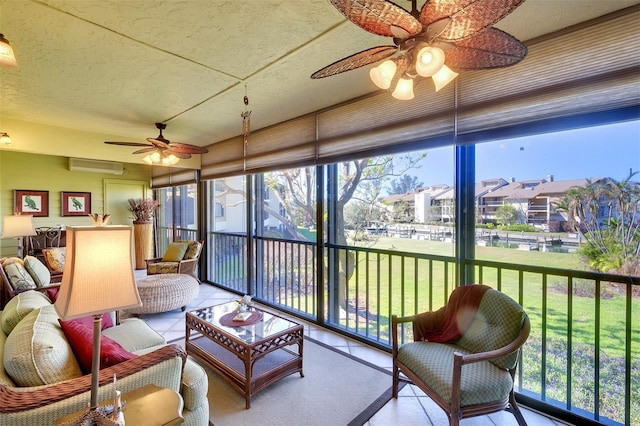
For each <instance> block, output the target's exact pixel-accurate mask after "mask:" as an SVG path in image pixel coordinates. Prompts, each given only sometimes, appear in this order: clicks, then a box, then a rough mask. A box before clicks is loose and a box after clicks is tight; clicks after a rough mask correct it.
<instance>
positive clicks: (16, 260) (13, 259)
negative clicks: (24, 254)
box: [2, 256, 24, 267]
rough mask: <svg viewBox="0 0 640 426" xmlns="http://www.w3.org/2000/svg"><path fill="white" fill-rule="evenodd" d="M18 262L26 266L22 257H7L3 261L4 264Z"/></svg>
mask: <svg viewBox="0 0 640 426" xmlns="http://www.w3.org/2000/svg"><path fill="white" fill-rule="evenodd" d="M15 262H18V263H19V264H21V265H23V266H24V261H23V260H22V259H20V258H19V257H15V256H14V257H7V258H5V259H4V260H3V261H2V266H3V267H4V266H7V265H10V264H12V263H15Z"/></svg>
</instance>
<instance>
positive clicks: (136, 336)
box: [102, 318, 167, 353]
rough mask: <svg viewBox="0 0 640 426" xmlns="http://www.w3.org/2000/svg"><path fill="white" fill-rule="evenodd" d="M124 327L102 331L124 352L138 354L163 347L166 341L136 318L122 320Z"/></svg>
mask: <svg viewBox="0 0 640 426" xmlns="http://www.w3.org/2000/svg"><path fill="white" fill-rule="evenodd" d="M121 325H124V326H125V327H122V326H120V327H111V328H106V329H104V330H103V331H102V334H103V335H105V336H106V337H108V338H110V339H113V340H115V341H117V342H118V343H119V344H120V345H121V346H122V347H123V348H124V349H125V350H127V351H129V352H136V353H137V352H138V351H140V350H142V349H147V348H152V347H156V346H159V345H164V344H165V343H167V342H166V340H165V339H164V337H162V336H161V335H160V334H158V333H157V332H156V331H155V330H154V329H152V328H151V327H150V326H149V324H147V323H146V322H145V321H143V320H141V319H138V318H127V319H125V320H122V322H121Z"/></svg>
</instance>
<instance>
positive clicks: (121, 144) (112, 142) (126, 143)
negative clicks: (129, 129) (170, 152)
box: [104, 141, 149, 146]
mask: <svg viewBox="0 0 640 426" xmlns="http://www.w3.org/2000/svg"><path fill="white" fill-rule="evenodd" d="M104 143H106V144H109V145H120V146H149V144H148V143H140V142H114V141H105V142H104Z"/></svg>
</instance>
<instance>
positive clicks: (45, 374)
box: [4, 305, 82, 386]
mask: <svg viewBox="0 0 640 426" xmlns="http://www.w3.org/2000/svg"><path fill="white" fill-rule="evenodd" d="M4 368H5V370H6V372H7V374H8V375H9V376H10V377H11V378H12V379H13V381H14V382H15V383H16V384H17V385H18V386H40V385H47V384H52V383H58V382H62V381H65V380H69V379H73V378H75V377H80V376H82V371H80V366H79V365H78V362H77V361H76V358H75V356H74V354H73V351H72V349H71V346H70V345H69V343H68V342H67V339H66V338H65V335H64V333H63V332H62V328H61V327H60V324H58V315H57V313H56V311H55V308H54V307H53V305H48V306H43V307H42V308H40V309H36V310H34V311H32V312H31V313H30V314H29V315H27V316H26V317H24V318H23V319H22V321H20V322H19V323H18V325H17V326H16V327H15V328H14V329H13V331H12V332H11V334H9V336H8V337H7V341H6V343H5V348H4Z"/></svg>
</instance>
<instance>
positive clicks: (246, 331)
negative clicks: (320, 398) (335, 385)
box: [186, 302, 304, 408]
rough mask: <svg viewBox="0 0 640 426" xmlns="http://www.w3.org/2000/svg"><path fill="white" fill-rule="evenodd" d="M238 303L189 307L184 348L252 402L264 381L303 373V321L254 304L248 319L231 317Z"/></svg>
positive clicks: (302, 374) (247, 400)
mask: <svg viewBox="0 0 640 426" xmlns="http://www.w3.org/2000/svg"><path fill="white" fill-rule="evenodd" d="M237 307H238V303H236V302H229V303H224V304H222V305H216V306H211V307H208V308H202V309H197V310H195V311H192V312H187V314H186V349H187V354H188V355H190V356H192V357H193V358H195V359H197V360H199V361H201V362H203V363H204V364H206V365H208V366H209V367H211V369H212V370H213V371H215V372H216V373H217V374H219V375H220V377H222V378H223V379H224V380H225V381H227V382H228V383H229V384H230V385H231V386H232V387H233V388H234V389H236V390H237V391H238V392H239V393H240V394H241V395H244V397H245V401H246V403H245V406H246V408H250V407H251V397H252V396H253V395H255V394H256V393H258V392H260V391H261V390H263V389H265V388H266V387H267V386H269V385H271V384H273V383H275V382H277V381H278V380H280V379H282V378H284V377H287V376H289V375H291V374H294V373H300V376H301V377H304V373H303V371H302V346H303V336H304V332H303V326H302V325H301V324H298V323H295V322H293V321H290V320H288V319H286V318H283V317H280V316H278V315H275V314H272V313H269V312H266V311H263V310H261V309H257V308H251V309H250V311H249V312H251V313H252V316H251V318H250V319H249V320H247V322H246V323H243V322H240V321H232V317H233V316H235V313H236V312H235V311H236V309H237ZM254 322H255V323H254ZM224 324H228V325H224ZM293 345H297V350H293V349H294V348H291V346H293Z"/></svg>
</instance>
